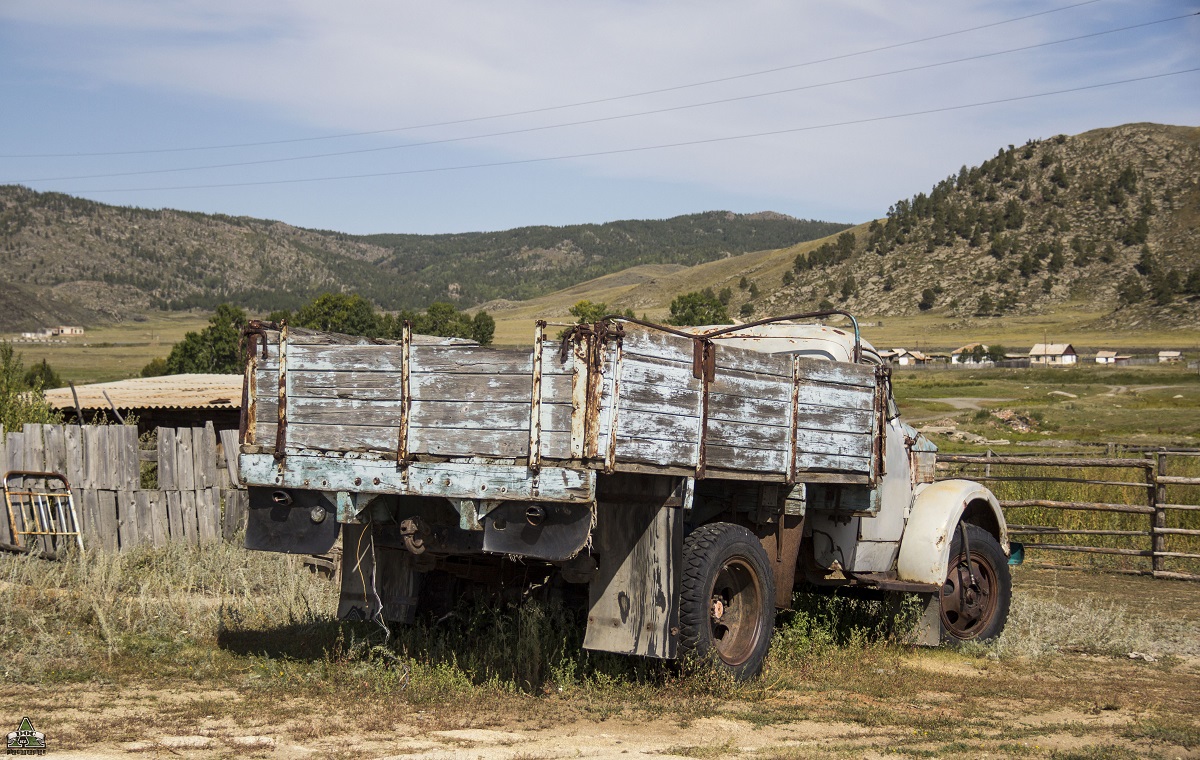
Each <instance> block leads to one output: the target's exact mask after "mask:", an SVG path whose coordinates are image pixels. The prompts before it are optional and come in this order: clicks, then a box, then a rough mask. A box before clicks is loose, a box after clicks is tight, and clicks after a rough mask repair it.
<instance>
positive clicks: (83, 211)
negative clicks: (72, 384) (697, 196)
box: [0, 186, 846, 330]
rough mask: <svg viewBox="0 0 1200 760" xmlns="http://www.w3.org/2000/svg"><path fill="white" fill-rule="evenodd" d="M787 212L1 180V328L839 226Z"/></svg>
mask: <svg viewBox="0 0 1200 760" xmlns="http://www.w3.org/2000/svg"><path fill="white" fill-rule="evenodd" d="M845 226H846V225H842V224H834V223H830V222H813V221H807V220H800V219H793V218H791V217H788V216H784V215H782V214H773V213H762V214H731V213H728V212H723V211H720V212H708V213H704V214H693V215H689V216H681V217H676V218H674V219H665V220H650V221H623V222H611V223H608V224H601V225H576V226H572V227H528V228H522V229H516V230H508V231H505V232H495V233H465V234H461V235H373V236H365V237H362V236H353V235H346V234H342V233H338V232H330V231H319V230H305V229H301V228H298V227H293V226H291V225H288V224H284V223H282V222H276V221H271V220H265V219H253V218H249V217H230V216H222V215H209V214H198V213H186V212H180V211H172V210H169V209H164V210H159V211H155V210H148V209H138V208H125V207H119V206H108V205H105V204H101V203H94V202H92V201H87V200H83V199H80V198H74V197H71V196H68V195H62V194H58V193H38V192H34V191H32V190H29V189H26V188H23V187H16V186H2V187H0V265H2V269H0V272H2V274H0V293H2V294H3V295H0V330H13V329H19V328H28V327H36V326H40V325H46V324H50V323H62V322H70V323H84V324H93V323H95V322H96V321H98V320H106V319H119V318H122V317H125V316H129V315H131V314H137V313H144V312H147V311H150V310H161V309H167V310H181V309H188V308H195V307H201V308H212V307H214V306H215V305H217V304H218V303H221V302H225V301H228V302H232V303H235V304H237V305H240V306H243V307H246V308H250V309H253V310H259V311H269V310H272V309H277V308H295V307H296V306H298V305H300V304H301V303H303V302H304V301H307V300H309V299H310V298H312V297H313V296H315V295H317V294H318V293H320V292H323V291H344V292H351V293H358V294H360V295H362V296H364V297H366V298H368V299H370V300H372V301H374V302H375V303H376V304H378V305H379V306H381V307H383V308H385V309H400V308H423V307H425V306H428V305H429V303H431V302H433V301H436V300H448V301H451V302H453V303H455V304H456V305H457V306H459V307H460V308H461V307H469V306H473V305H475V304H478V303H480V302H482V301H484V300H487V299H490V298H528V297H532V296H537V295H540V294H542V293H547V292H551V291H554V290H558V289H560V288H564V287H568V286H570V285H573V284H575V283H577V282H580V281H583V280H587V279H589V278H592V277H596V276H600V275H604V274H608V273H611V272H616V271H619V270H622V269H625V268H628V267H631V266H637V265H642V264H696V263H699V262H703V261H709V260H713V259H718V258H721V257H725V256H730V255H736V254H739V253H743V252H745V251H747V250H756V249H760V248H770V247H778V246H784V245H791V244H793V243H796V242H798V241H802V240H811V239H814V238H818V237H823V236H825V235H827V234H829V233H831V232H834V231H837V230H839V229H843V228H845Z"/></svg>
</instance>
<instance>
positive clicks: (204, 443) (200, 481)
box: [192, 427, 217, 491]
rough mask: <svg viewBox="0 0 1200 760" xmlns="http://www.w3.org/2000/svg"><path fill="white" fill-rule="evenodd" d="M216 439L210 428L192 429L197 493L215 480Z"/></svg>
mask: <svg viewBox="0 0 1200 760" xmlns="http://www.w3.org/2000/svg"><path fill="white" fill-rule="evenodd" d="M216 437H217V436H216V433H211V434H210V430H209V429H208V428H202V427H194V428H192V477H193V478H194V482H195V485H196V490H197V491H199V490H201V489H204V488H208V487H209V486H210V485H212V482H211V481H212V480H214V479H215V478H214V476H215V475H216V472H215V471H216V464H217V453H216V448H217V446H216Z"/></svg>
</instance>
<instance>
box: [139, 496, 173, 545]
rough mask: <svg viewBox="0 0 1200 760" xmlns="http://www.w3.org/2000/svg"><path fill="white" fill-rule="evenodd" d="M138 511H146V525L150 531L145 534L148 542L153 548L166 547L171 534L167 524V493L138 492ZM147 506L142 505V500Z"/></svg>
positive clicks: (140, 512)
mask: <svg viewBox="0 0 1200 760" xmlns="http://www.w3.org/2000/svg"><path fill="white" fill-rule="evenodd" d="M137 497H138V510H139V514H143V512H142V511H141V510H145V511H144V514H145V515H146V523H145V524H148V525H149V526H150V530H149V532H148V533H146V534H145V539H146V541H147V542H148V543H149V544H150V545H151V546H166V545H167V541H169V540H170V536H171V532H170V528H169V527H168V523H167V500H166V492H165V491H138V492H137ZM143 499H144V500H145V504H144V505H143V504H142V500H143Z"/></svg>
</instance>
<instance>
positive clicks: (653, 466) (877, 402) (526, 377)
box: [243, 322, 885, 483]
mask: <svg viewBox="0 0 1200 760" xmlns="http://www.w3.org/2000/svg"><path fill="white" fill-rule="evenodd" d="M260 337H261V339H262V343H261V344H260V345H259V348H258V350H257V351H255V355H254V356H252V357H251V359H250V361H249V364H248V367H247V375H246V384H247V387H246V394H247V399H246V400H247V402H248V404H247V405H246V409H245V410H244V413H245V414H246V425H245V431H244V434H243V443H244V448H243V451H244V453H271V454H273V455H274V456H275V457H276V458H277V459H283V460H285V461H286V459H287V458H288V457H292V456H304V455H322V456H329V455H334V456H345V457H351V458H358V459H379V460H398V461H399V463H401V464H406V463H412V462H438V461H443V462H444V461H463V460H465V459H467V458H474V461H477V462H482V461H486V462H488V463H508V464H520V465H524V466H525V467H527V468H529V469H532V470H535V471H536V470H538V469H540V468H541V467H543V466H553V467H567V468H584V469H593V470H603V471H609V472H613V471H653V472H666V473H673V474H690V475H696V476H699V477H705V476H707V477H728V478H742V479H747V478H749V479H765V480H776V481H786V482H793V481H804V480H827V481H828V480H840V481H843V482H858V483H867V482H873V480H874V478H875V477H876V476H877V469H878V462H879V451H878V448H877V441H878V437H879V435H880V432H881V430H882V425H883V399H884V398H885V390H884V388H883V384H884V382H885V381H884V380H883V376H882V375H881V373H880V372H878V371H877V368H876V367H874V366H870V365H863V364H849V363H842V362H830V361H822V360H817V359H807V358H798V357H796V356H793V355H790V354H768V353H763V352H760V351H754V350H750V349H745V348H736V347H731V346H728V345H720V344H719V343H717V344H714V343H713V342H711V341H706V340H704V339H703V338H702V337H697V338H690V337H684V336H681V335H678V334H670V333H667V332H662V331H658V330H654V329H651V328H647V327H644V326H639V325H634V324H632V323H621V322H618V323H614V324H612V325H609V326H606V327H599V328H598V329H591V330H587V329H585V330H577V331H575V332H574V333H573V334H572V336H571V338H570V339H568V340H567V341H566V342H565V343H560V342H559V341H557V340H553V339H551V338H549V337H548V336H545V335H544V334H543V329H542V328H541V327H540V326H539V328H538V331H537V335H536V337H535V341H534V347H533V350H531V351H523V350H500V349H492V348H485V347H481V346H478V345H474V344H470V343H467V342H464V341H458V340H454V339H443V338H432V337H428V336H420V335H411V334H406V335H405V336H404V337H403V339H402V340H400V341H376V340H370V339H365V338H354V337H348V336H341V335H333V334H328V333H320V332H314V331H309V330H300V329H294V328H293V329H288V328H284V329H283V330H271V329H268V330H264V331H263V332H262V333H261V335H260ZM262 344H265V345H262ZM281 406H282V409H283V412H284V413H283V414H282V415H281V414H280V409H281Z"/></svg>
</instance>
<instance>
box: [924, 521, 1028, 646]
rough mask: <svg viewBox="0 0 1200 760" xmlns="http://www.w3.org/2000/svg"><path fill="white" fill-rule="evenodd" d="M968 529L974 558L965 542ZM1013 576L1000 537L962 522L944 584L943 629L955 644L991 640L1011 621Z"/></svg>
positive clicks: (942, 598) (953, 545) (955, 534)
mask: <svg viewBox="0 0 1200 760" xmlns="http://www.w3.org/2000/svg"><path fill="white" fill-rule="evenodd" d="M964 528H966V533H967V541H966V543H967V544H969V545H970V550H971V551H970V554H971V561H970V564H968V563H967V552H966V548H965V545H964V543H963V529H964ZM1011 602H1012V575H1011V574H1010V573H1009V571H1008V558H1007V557H1005V556H1004V550H1003V549H1001V548H1000V543H999V542H998V541H997V540H996V537H995V536H993V535H992V534H991V533H988V532H987V531H986V530H984V529H983V528H981V527H979V526H978V525H971V524H970V523H962V524H960V525H959V526H958V528H957V529H956V530H955V531H954V540H953V541H952V542H951V543H950V565H949V566H948V568H947V571H946V582H945V583H943V584H942V591H941V603H942V631H943V632H944V634H945V639H946V640H947V641H949V642H950V643H952V644H959V643H962V642H965V641H990V640H991V639H994V638H996V637H997V636H999V635H1000V632H1001V631H1003V630H1004V624H1005V623H1006V622H1007V621H1008V608H1009V604H1010V603H1011Z"/></svg>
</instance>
